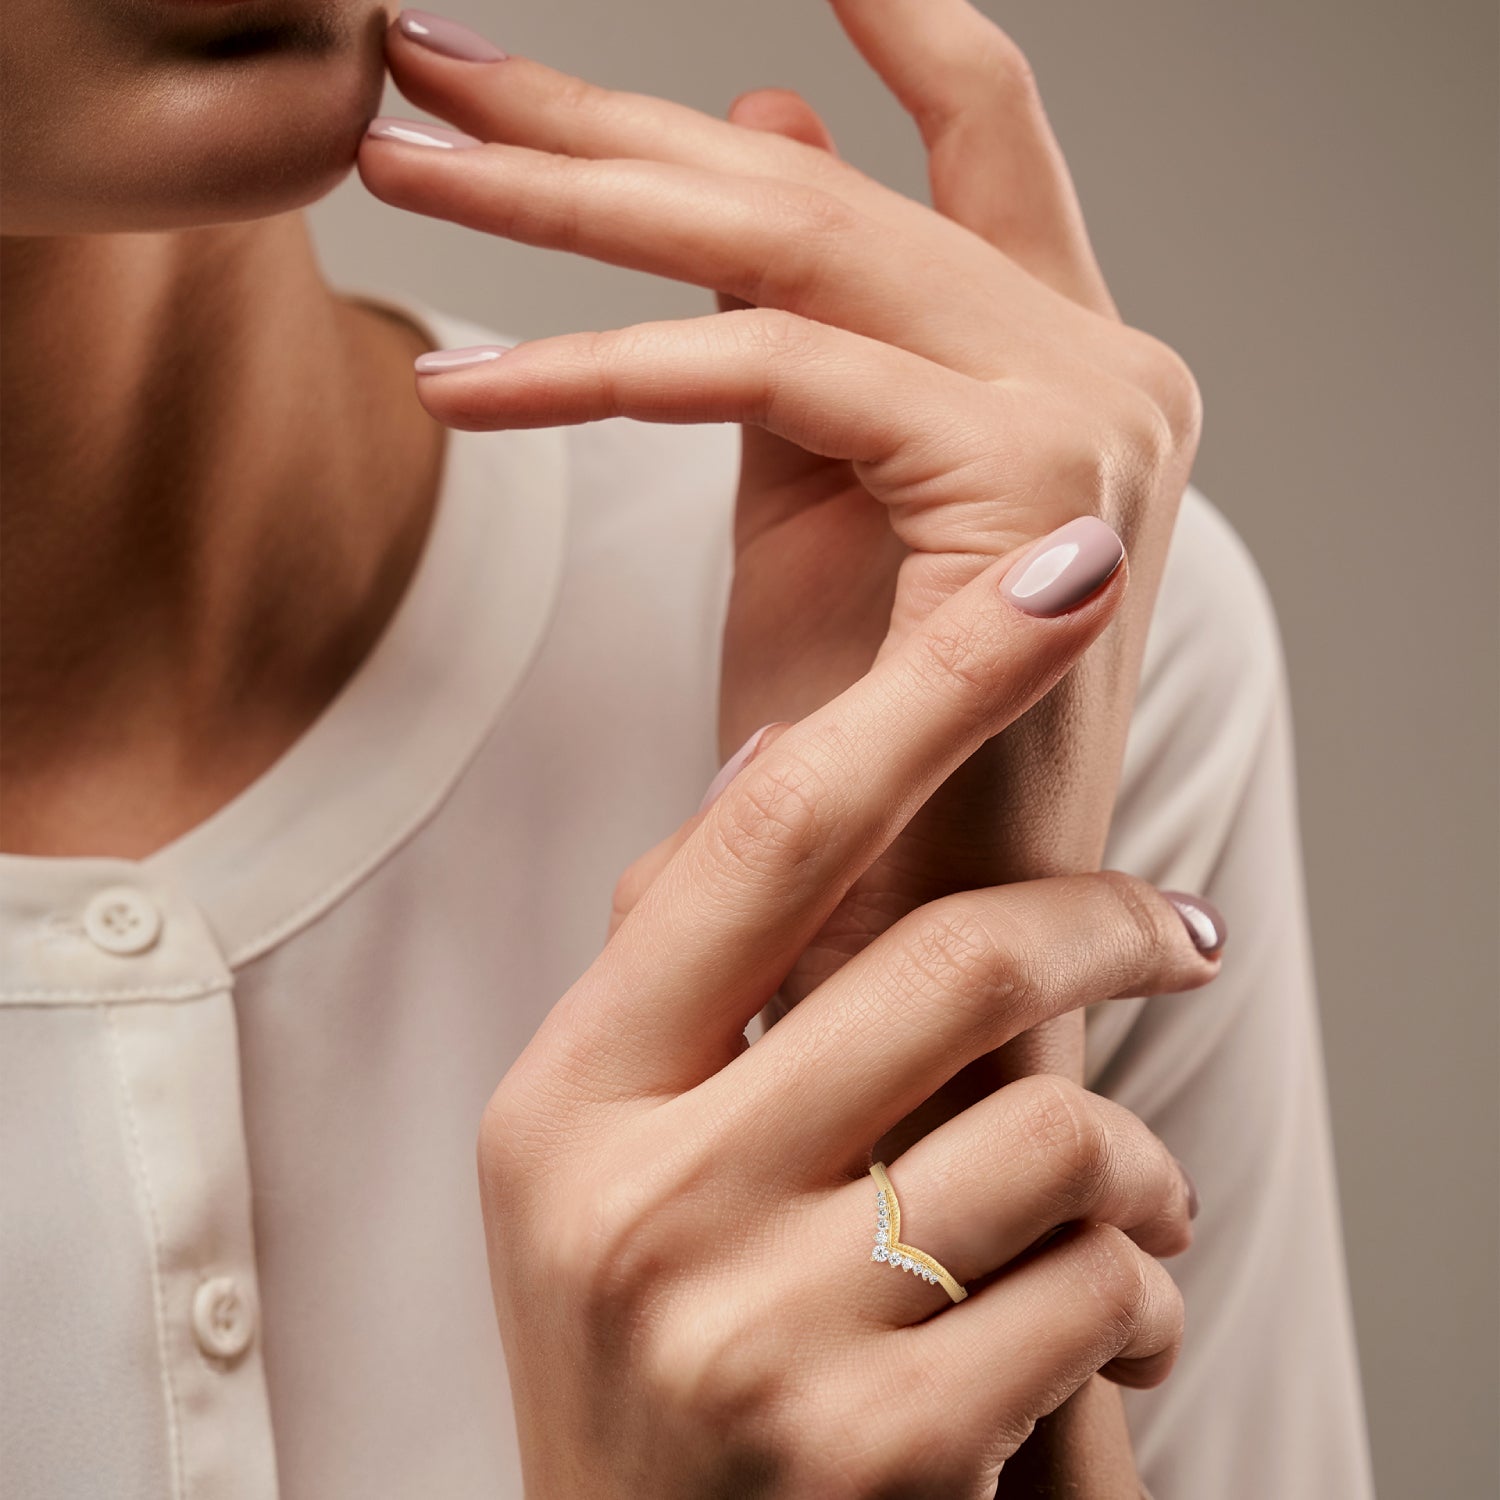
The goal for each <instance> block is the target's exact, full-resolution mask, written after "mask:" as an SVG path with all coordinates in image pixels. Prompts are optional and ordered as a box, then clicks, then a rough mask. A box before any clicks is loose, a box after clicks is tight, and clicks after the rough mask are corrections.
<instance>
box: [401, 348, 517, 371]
mask: <svg viewBox="0 0 1500 1500" xmlns="http://www.w3.org/2000/svg"><path fill="white" fill-rule="evenodd" d="M505 352H506V349H505V345H504V344H470V345H469V346H468V347H467V348H465V349H429V350H428V351H427V352H426V353H425V354H419V355H418V356H417V357H416V360H415V361H414V362H413V365H412V368H413V369H414V370H416V372H417V374H418V375H441V374H442V373H443V371H444V370H467V369H468V368H469V367H470V366H471V365H484V364H488V363H489V362H490V361H491V360H492V359H499V358H500V356H501V355H502V354H504V353H505Z"/></svg>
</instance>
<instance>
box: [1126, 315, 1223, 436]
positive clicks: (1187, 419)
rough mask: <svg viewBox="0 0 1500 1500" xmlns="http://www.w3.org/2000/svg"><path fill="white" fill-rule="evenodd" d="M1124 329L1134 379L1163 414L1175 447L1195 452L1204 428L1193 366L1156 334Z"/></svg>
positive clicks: (1200, 394) (1200, 399)
mask: <svg viewBox="0 0 1500 1500" xmlns="http://www.w3.org/2000/svg"><path fill="white" fill-rule="evenodd" d="M1120 332H1121V335H1122V337H1123V338H1124V339H1125V340H1126V347H1127V352H1128V365H1129V368H1130V371H1131V375H1132V378H1133V381H1134V383H1135V384H1136V385H1137V386H1138V387H1139V388H1140V389H1141V390H1142V391H1144V392H1145V394H1146V395H1147V396H1148V397H1149V398H1150V399H1151V401H1152V402H1153V403H1154V404H1155V406H1156V408H1157V410H1158V411H1159V412H1160V413H1161V414H1162V417H1163V419H1164V421H1165V423H1166V427H1167V431H1168V433H1169V434H1170V436H1171V440H1172V445H1173V448H1174V450H1175V451H1178V452H1192V451H1193V450H1194V449H1196V447H1197V444H1198V438H1199V436H1200V434H1201V432H1202V430H1203V393H1202V391H1201V390H1200V389H1199V386H1198V381H1197V377H1196V376H1195V375H1194V374H1193V371H1192V368H1191V366H1189V364H1188V362H1187V361H1186V360H1185V359H1184V358H1183V357H1182V355H1181V354H1180V353H1179V352H1178V351H1177V350H1176V349H1174V348H1173V347H1172V346H1171V345H1170V344H1168V343H1166V342H1164V341H1163V340H1162V339H1159V338H1157V337H1156V335H1155V334H1151V333H1147V332H1146V331H1145V330H1144V329H1141V328H1131V327H1126V328H1123V329H1121V330H1120Z"/></svg>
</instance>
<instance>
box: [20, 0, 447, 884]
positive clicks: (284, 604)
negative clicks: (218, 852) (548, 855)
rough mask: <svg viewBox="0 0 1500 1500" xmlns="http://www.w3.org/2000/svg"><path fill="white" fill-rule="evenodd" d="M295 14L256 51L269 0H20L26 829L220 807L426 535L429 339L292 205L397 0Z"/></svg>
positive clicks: (358, 647)
mask: <svg viewBox="0 0 1500 1500" xmlns="http://www.w3.org/2000/svg"><path fill="white" fill-rule="evenodd" d="M231 10H234V11H235V12H240V11H241V10H245V11H247V12H248V10H249V8H248V7H246V8H242V7H231ZM254 13H255V15H256V16H258V17H259V18H260V21H259V24H261V25H262V26H264V25H265V24H268V21H269V20H270V19H275V17H273V16H272V15H271V10H270V7H268V6H264V5H259V4H258V3H257V5H256V6H255V7H254ZM275 16H277V17H280V26H281V30H280V31H279V32H276V33H274V34H275V35H276V36H277V37H278V38H279V41H278V44H277V45H275V46H268V47H266V48H264V49H263V50H262V51H260V52H257V53H254V54H249V55H245V56H241V57H237V58H233V59H226V58H223V57H217V56H212V55H210V53H211V51H212V49H211V47H210V43H209V39H210V37H211V36H212V35H221V36H222V35H229V34H232V33H233V32H234V31H235V30H236V28H238V29H240V30H243V29H244V28H245V27H246V26H247V25H248V24H249V20H250V17H249V15H248V14H247V15H245V16H243V17H240V18H238V19H237V18H236V17H235V16H231V15H230V14H229V13H228V12H226V11H224V10H223V9H222V8H220V7H211V8H208V9H202V8H199V9H197V10H192V11H189V9H188V8H187V7H182V6H177V7H167V6H162V7H159V8H155V7H152V6H151V5H150V4H149V0H139V6H137V5H136V4H133V3H132V4H127V3H126V0H119V3H118V5H114V4H105V3H102V0H101V3H99V4H95V5H79V6H64V5H58V4H52V3H50V0H16V3H14V4H9V5H6V6H5V7H4V9H3V11H0V48H3V50H0V61H3V83H4V87H3V88H0V111H3V116H0V125H3V130H0V153H3V155H0V194H3V199H0V221H3V225H4V229H5V234H4V236H3V238H0V307H3V319H4V327H5V336H4V338H3V340H0V452H3V487H4V494H5V504H4V507H3V511H0V526H3V536H0V717H3V719H4V722H5V734H4V736H3V739H0V788H3V790H0V829H3V840H4V847H5V848H6V849H7V850H9V851H12V852H16V853H32V854H64V855H66V854H109V855H121V856H125V857H137V856H141V855H144V854H147V853H149V852H150V851H151V850H153V849H155V848H157V847H159V846H160V845H162V844H164V843H166V842H167V841H169V840H170V839H171V838H173V837H175V836H176V835H178V834H180V833H183V832H185V831H186V830H187V829H188V828H190V827H192V826H193V825H194V824H196V823H198V822H200V821H201V820H202V819H203V818H204V817H206V816H208V815H209V814H210V813H211V812H213V811H214V810H216V809H217V808H218V807H219V806H221V805H222V804H223V803H224V802H226V801H227V800H228V799H229V798H230V797H231V796H233V795H234V793H236V792H238V791H239V790H241V789H242V788H243V787H244V786H245V785H247V784H248V783H249V782H250V781H252V780H253V779H254V778H255V777H256V776H257V775H259V774H260V772H262V771H263V770H265V769H266V767H267V766H269V765H270V764H271V762H272V761H274V760H275V759H276V758H277V756H279V755H280V754H281V752H282V751H284V750H285V749H286V748H287V747H288V746H289V745H290V744H291V743H292V741H293V740H295V739H296V738H297V736H298V735H299V734H301V733H302V731H303V730H304V729H305V728H306V727H307V726H308V724H310V723H311V721H312V720H313V719H314V718H315V717H316V716H317V714H318V713H319V712H320V711H321V710H322V708H323V707H324V706H325V705H326V704H327V702H328V701H329V700H330V699H331V698H332V697H333V695H334V693H335V692H336V691H337V690H338V688H339V687H340V686H341V685H342V683H343V682H344V680H345V679H346V678H347V677H348V676H349V674H350V673H351V672H352V671H353V670H354V668H355V667H356V666H357V665H358V664H359V662H360V661H361V660H362V659H363V657H364V656H365V655H366V653H367V652H368V650H369V648H370V646H371V644H372V643H373V642H374V640H375V638H376V636H377V635H378V634H379V632H380V629H381V627H382V626H383V625H384V623H385V621H386V620H387V619H388V618H389V616H390V613H391V611H392V610H393V609H394V607H395V605H396V602H397V600H398V599H399V598H400V596H401V592H402V590H403V588H404V587H405V584H406V581H407V579H408V578H409V577H410V575H411V571H412V569H413V568H414V566H415V563H416V559H417V557H418V555H419V552H420V548H421V544H422V540H423V538H424V536H425V534H426V527H427V522H428V519H429V516H430V513H431V508H432V502H433V500H434V499H435V497H436V492H437V477H438V466H439V461H440V458H441V452H442V443H443V440H444V433H443V429H442V428H441V427H440V426H439V425H438V423H436V422H435V421H433V419H432V418H431V417H429V416H428V415H427V413H426V412H424V411H423V410H422V408H421V407H420V406H419V405H418V404H417V403H416V402H415V401H414V400H413V399H412V394H411V360H412V358H413V356H414V355H415V354H417V353H418V352H420V351H421V349H422V348H423V347H424V342H423V340H422V339H421V338H420V336H419V335H418V334H417V332H416V331H415V330H414V329H412V328H410V327H407V326H406V325H405V324H397V323H396V322H394V321H393V320H389V319H386V318H382V317H379V316H377V315H375V314H374V313H372V312H371V311H369V310H368V309H365V308H360V307H355V306H353V305H351V304H350V303H348V302H346V301H344V300H343V299H341V298H339V297H337V296H335V295H334V293H333V292H332V291H331V290H330V289H329V287H328V286H327V284H326V283H325V282H324V280H323V278H322V276H321V273H320V271H319V268H318V266H317V262H316V259H315V257H314V254H313V249H312V245H311V243H310V241H309V239H308V236H307V231H306V226H305V223H304V221H303V218H302V216H301V215H300V214H299V213H296V212H294V211H291V210H294V209H295V208H296V207H297V206H298V205H301V204H304V203H308V202H310V201H312V200H313V199H315V198H317V197H319V196H320V195H322V194H323V193H325V192H327V191H328V190H329V188H331V187H332V186H333V185H334V184H335V183H336V182H337V181H338V180H339V179H340V178H341V177H342V176H344V175H345V174H346V173H347V172H348V171H349V169H350V168H351V166H352V165H353V161H354V153H355V148H356V143H357V141H358V138H359V135H360V132H361V131H362V129H363V127H364V124H365V122H366V120H367V119H368V118H369V116H370V114H371V113H372V112H373V110H374V109H375V107H376V105H377V103H378V101H379V97H380V87H381V79H382V74H383V66H384V64H383V59H382V57H381V49H380V38H381V35H382V34H383V32H384V29H385V25H386V13H385V11H384V9H382V8H381V7H380V6H376V5H371V4H369V3H365V0H362V3H351V4H345V5H331V4H330V5H323V6H321V7H317V6H313V5H308V4H304V5H300V6H290V5H284V6H281V7H279V9H278V10H277V11H276V13H275ZM299 18H300V19H299ZM313 22H316V24H312V23H313ZM309 35H311V36H312V37H314V38H317V37H323V38H324V40H323V41H322V43H321V44H320V45H318V46H316V47H313V48H312V49H311V50H308V42H307V39H308V36H309ZM275 118H288V119H290V118H295V119H297V121H298V129H297V131H296V132H295V134H294V135H293V136H283V135H282V134H280V133H278V132H276V131H272V130H267V129H266V128H265V127H264V121H265V120H267V119H275ZM257 216H263V217H257ZM179 226H191V227H179ZM124 231H132V232H130V233H126V232H124ZM356 371H358V376H357V377H356V374H355V372H356ZM163 432H170V433H171V435H172V440H171V442H170V443H166V444H164V443H163V442H162V441H161V437H160V434H161V433H163ZM310 495H315V496H317V497H318V503H317V504H316V505H310V504H309V501H308V497H309V496H310Z"/></svg>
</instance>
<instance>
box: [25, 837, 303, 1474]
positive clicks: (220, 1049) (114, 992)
mask: <svg viewBox="0 0 1500 1500" xmlns="http://www.w3.org/2000/svg"><path fill="white" fill-rule="evenodd" d="M26 874H27V878H26V879H25V881H24V882H14V883H13V884H11V885H10V886H9V887H8V888H7V889H6V891H5V892H4V894H5V897H6V900H5V906H6V910H5V913H4V922H3V936H0V960H3V975H0V978H3V990H0V1004H3V1006H5V1007H11V1006H18V1007H28V1008H32V1009H41V1010H42V1011H44V1012H50V1013H53V1014H57V1013H59V1012H60V1011H61V1010H63V1009H64V1008H66V1009H69V1010H74V1009H76V1008H80V1007H81V1008H85V1009H86V1011H87V1012H88V1014H90V1015H91V1016H92V1017H93V1018H94V1019H95V1020H96V1021H97V1025H98V1028H99V1031H100V1037H99V1040H100V1043H101V1046H102V1048H103V1053H104V1056H105V1058H106V1059H107V1069H108V1072H109V1074H110V1075H112V1081H113V1085H114V1092H115V1096H116V1097H115V1105H116V1108H115V1111H114V1118H115V1121H116V1123H117V1127H118V1131H119V1134H120V1138H121V1139H120V1141H119V1142H118V1143H111V1145H112V1146H113V1145H115V1144H118V1145H119V1146H120V1147H121V1154H123V1157H124V1159H125V1160H126V1161H127V1162H128V1165H129V1172H130V1175H131V1177H132V1179H133V1181H132V1189H133V1191H132V1194H131V1196H132V1198H133V1201H134V1210H135V1213H134V1220H135V1222H134V1223H133V1224H131V1225H129V1226H121V1225H114V1224H101V1225H100V1226H99V1229H100V1231H101V1233H102V1234H103V1235H105V1236H110V1235H115V1234H118V1233H120V1232H122V1230H125V1231H127V1232H129V1233H132V1234H134V1235H136V1236H139V1237H140V1239H141V1241H142V1242H143V1248H144V1257H143V1261H144V1264H145V1265H147V1266H148V1267H149V1274H150V1281H151V1285H150V1287H149V1289H147V1288H142V1299H141V1302H140V1303H139V1304H138V1305H139V1306H143V1307H147V1306H149V1308H150V1310H151V1317H150V1320H151V1323H152V1324H153V1325H154V1327H153V1328H152V1330H151V1335H152V1338H153V1340H154V1343H155V1356H156V1367H157V1368H156V1371H155V1375H156V1378H157V1379H158V1380H159V1386H160V1409H161V1413H162V1422H163V1424H164V1429H165V1430H164V1433H163V1442H162V1443H161V1445H160V1447H161V1451H163V1452H164V1453H165V1455H166V1459H165V1463H166V1472H165V1473H164V1474H163V1476H162V1480H163V1484H162V1492H163V1493H164V1494H166V1495H170V1496H172V1497H174V1500H269V1497H273V1496H274V1495H275V1494H276V1468H275V1449H274V1443H273V1439H272V1431H271V1421H270V1409H269V1402H268V1397H267V1390H266V1380H265V1368H264V1363H263V1359H262V1352H261V1341H260V1337H259V1325H260V1317H259V1289H258V1286H257V1278H256V1262H255V1247H254V1237H253V1228H252V1222H251V1197H250V1170H249V1162H248V1155H247V1150H246V1141H245V1127H244V1115H243V1110H242V1106H241V1093H240V1067H239V1044H238V1034H237V1028H236V1023H235V1016H234V1001H233V975H232V973H231V971H230V969H229V966H228V964H227V963H226V962H225V959H224V956H223V954H222V953H221V951H220V948H219V946H218V944H217V943H216V941H215V939H214V936H213V934H212V933H211V931H210V930H209V927H208V924H207V922H206V921H205V919H204V917H203V915H202V913H201V912H200V911H199V910H198V909H197V908H196V907H195V906H194V904H193V903H192V901H191V900H189V899H188V897H187V896H186V895H185V894H184V893H183V892H182V891H181V890H179V889H176V888H175V887H174V886H173V885H172V884H171V883H170V882H169V881H168V880H166V879H164V878H162V877H161V876H160V875H159V874H157V873H155V872H148V870H147V869H146V867H144V866H142V865H137V864H134V863H131V862H127V861H112V860H69V861H57V862H53V861H47V860H42V861H37V862H35V863H34V864H31V865H28V868H27V872H26ZM86 1144H87V1143H85V1146H86ZM105 1243H106V1245H107V1244H108V1241H107V1240H106V1242H105ZM105 1253H107V1250H106V1251H105Z"/></svg>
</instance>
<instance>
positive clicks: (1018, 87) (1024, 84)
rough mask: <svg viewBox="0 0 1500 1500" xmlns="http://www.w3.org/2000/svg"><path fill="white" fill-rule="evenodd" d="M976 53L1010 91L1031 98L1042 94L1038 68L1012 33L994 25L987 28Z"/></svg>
mask: <svg viewBox="0 0 1500 1500" xmlns="http://www.w3.org/2000/svg"><path fill="white" fill-rule="evenodd" d="M975 52H976V54H977V58H976V61H977V62H979V63H980V65H981V66H983V68H984V71H985V74H986V75H987V76H988V77H989V78H991V79H995V80H998V81H999V82H1000V84H1001V85H1002V87H1003V88H1004V89H1005V90H1006V92H1008V93H1010V94H1012V95H1018V96H1020V97H1022V98H1024V99H1028V100H1030V99H1036V98H1039V97H1040V91H1039V89H1038V86H1037V79H1036V69H1035V68H1034V67H1032V65H1031V59H1030V58H1029V57H1027V55H1026V54H1025V52H1024V51H1022V50H1021V46H1020V44H1019V43H1018V42H1017V41H1016V39H1015V38H1014V37H1013V36H1011V35H1010V33H1009V32H1006V31H1002V30H1001V29H1000V27H998V26H994V25H991V26H989V27H987V28H986V35H985V39H984V44H983V45H982V46H980V47H977V48H975Z"/></svg>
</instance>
